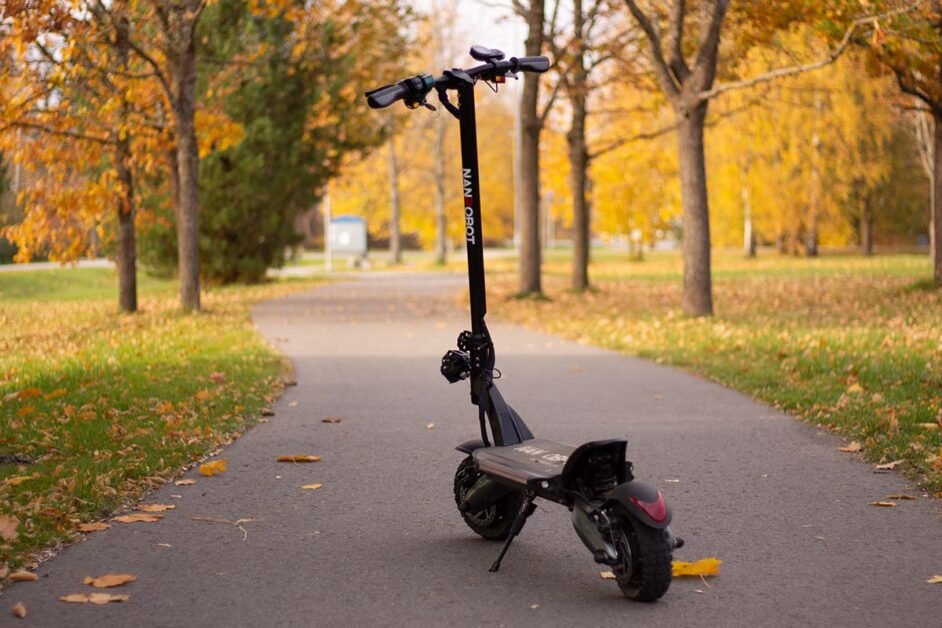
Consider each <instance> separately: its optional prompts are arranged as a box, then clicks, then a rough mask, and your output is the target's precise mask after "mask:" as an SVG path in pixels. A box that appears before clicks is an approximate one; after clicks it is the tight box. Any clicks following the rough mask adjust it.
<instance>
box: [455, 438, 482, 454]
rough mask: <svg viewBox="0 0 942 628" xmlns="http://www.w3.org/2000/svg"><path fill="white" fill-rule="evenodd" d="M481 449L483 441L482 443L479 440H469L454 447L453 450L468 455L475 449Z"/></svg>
mask: <svg viewBox="0 0 942 628" xmlns="http://www.w3.org/2000/svg"><path fill="white" fill-rule="evenodd" d="M481 447H484V441H482V440H481V439H480V438H472V439H471V440H466V441H465V442H463V443H461V444H460V445H458V446H457V447H455V449H457V450H458V451H460V452H461V453H463V454H470V453H472V452H473V451H474V450H475V449H480V448H481Z"/></svg>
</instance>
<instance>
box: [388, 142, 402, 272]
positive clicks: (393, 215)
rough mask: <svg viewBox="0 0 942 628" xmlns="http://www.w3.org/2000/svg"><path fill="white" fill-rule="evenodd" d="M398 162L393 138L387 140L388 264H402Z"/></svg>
mask: <svg viewBox="0 0 942 628" xmlns="http://www.w3.org/2000/svg"><path fill="white" fill-rule="evenodd" d="M399 214H400V207H399V160H398V159H397V158H396V141H395V137H390V138H389V263H390V264H401V263H402V242H401V239H400V234H399Z"/></svg>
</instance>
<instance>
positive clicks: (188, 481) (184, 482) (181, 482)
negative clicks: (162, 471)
mask: <svg viewBox="0 0 942 628" xmlns="http://www.w3.org/2000/svg"><path fill="white" fill-rule="evenodd" d="M174 484H176V485H177V486H193V485H194V484H196V480H194V479H192V478H187V479H185V480H177V481H176V482H174Z"/></svg>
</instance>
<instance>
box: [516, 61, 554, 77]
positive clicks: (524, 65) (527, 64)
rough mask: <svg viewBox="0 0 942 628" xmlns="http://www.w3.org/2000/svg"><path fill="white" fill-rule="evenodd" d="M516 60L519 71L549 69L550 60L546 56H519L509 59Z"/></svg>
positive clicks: (540, 71)
mask: <svg viewBox="0 0 942 628" xmlns="http://www.w3.org/2000/svg"><path fill="white" fill-rule="evenodd" d="M511 61H516V62H517V67H518V68H519V69H520V71H521V72H537V73H541V74H542V73H543V72H546V71H547V70H549V67H550V62H549V59H547V58H546V57H520V58H514V59H511Z"/></svg>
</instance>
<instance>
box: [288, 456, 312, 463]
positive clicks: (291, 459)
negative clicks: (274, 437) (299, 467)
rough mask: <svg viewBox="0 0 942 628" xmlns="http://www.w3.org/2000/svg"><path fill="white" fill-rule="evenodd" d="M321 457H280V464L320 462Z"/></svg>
mask: <svg viewBox="0 0 942 628" xmlns="http://www.w3.org/2000/svg"><path fill="white" fill-rule="evenodd" d="M320 460H321V457H320V456H278V462H320Z"/></svg>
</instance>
